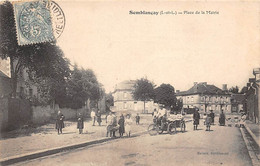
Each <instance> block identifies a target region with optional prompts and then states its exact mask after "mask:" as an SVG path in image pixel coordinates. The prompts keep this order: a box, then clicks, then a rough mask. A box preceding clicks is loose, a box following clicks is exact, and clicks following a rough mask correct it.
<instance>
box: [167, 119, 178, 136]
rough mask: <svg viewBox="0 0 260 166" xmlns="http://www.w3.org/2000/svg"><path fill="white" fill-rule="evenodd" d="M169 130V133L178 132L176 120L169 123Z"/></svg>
mask: <svg viewBox="0 0 260 166" xmlns="http://www.w3.org/2000/svg"><path fill="white" fill-rule="evenodd" d="M167 132H168V133H169V134H174V133H176V123H175V122H172V123H169V124H168V128H167Z"/></svg>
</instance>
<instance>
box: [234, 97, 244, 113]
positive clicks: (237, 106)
mask: <svg viewBox="0 0 260 166" xmlns="http://www.w3.org/2000/svg"><path fill="white" fill-rule="evenodd" d="M245 100H246V97H245V95H244V94H234V93H231V112H236V113H241V112H244V111H245V109H244V104H245V102H246V101H245Z"/></svg>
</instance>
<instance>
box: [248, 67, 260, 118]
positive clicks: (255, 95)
mask: <svg viewBox="0 0 260 166" xmlns="http://www.w3.org/2000/svg"><path fill="white" fill-rule="evenodd" d="M253 75H254V78H249V83H247V91H246V95H245V97H246V110H247V115H248V118H249V120H250V121H252V122H254V123H259V122H260V108H259V105H260V98H259V96H260V92H259V85H260V68H255V69H254V70H253Z"/></svg>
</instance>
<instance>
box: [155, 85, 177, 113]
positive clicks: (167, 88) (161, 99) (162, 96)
mask: <svg viewBox="0 0 260 166" xmlns="http://www.w3.org/2000/svg"><path fill="white" fill-rule="evenodd" d="M155 102H156V103H159V104H163V105H164V107H167V108H171V110H173V109H174V108H175V107H176V102H177V99H176V96H175V91H174V87H173V86H172V85H170V84H161V85H160V86H159V87H157V88H156V89H155Z"/></svg>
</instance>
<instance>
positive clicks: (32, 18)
mask: <svg viewBox="0 0 260 166" xmlns="http://www.w3.org/2000/svg"><path fill="white" fill-rule="evenodd" d="M51 25H52V23H51V16H50V12H49V11H48V9H47V8H46V7H45V6H44V5H43V3H41V2H40V1H35V2H30V3H25V4H24V5H23V8H22V10H21V13H20V16H19V27H20V31H21V33H22V34H23V36H24V37H25V38H27V39H28V40H32V41H35V40H44V39H47V38H49V37H50V36H52V34H53V32H52V28H51Z"/></svg>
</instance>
